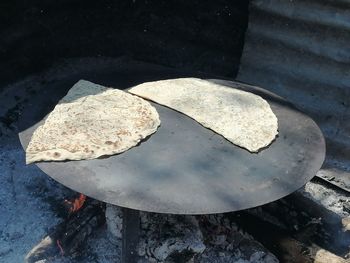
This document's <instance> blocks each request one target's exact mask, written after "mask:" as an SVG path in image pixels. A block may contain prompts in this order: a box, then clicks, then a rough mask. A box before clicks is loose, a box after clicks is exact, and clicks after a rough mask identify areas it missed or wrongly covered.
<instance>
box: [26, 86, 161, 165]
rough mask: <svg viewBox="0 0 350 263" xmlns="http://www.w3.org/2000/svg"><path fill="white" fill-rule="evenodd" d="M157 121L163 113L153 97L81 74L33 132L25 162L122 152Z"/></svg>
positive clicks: (92, 156)
mask: <svg viewBox="0 0 350 263" xmlns="http://www.w3.org/2000/svg"><path fill="white" fill-rule="evenodd" d="M159 125H160V120H159V115H158V113H157V111H156V109H155V108H154V107H153V106H151V104H150V103H149V102H147V101H145V100H143V99H141V98H139V97H137V96H134V95H131V94H129V93H127V92H125V91H121V90H117V89H109V88H106V87H103V86H100V85H97V84H94V83H91V82H88V81H84V80H80V81H79V82H78V83H76V84H75V85H74V86H73V87H72V88H71V89H70V90H69V92H68V94H67V95H66V96H65V97H64V98H63V99H62V100H61V101H60V102H59V104H58V105H56V107H55V109H54V110H53V111H52V112H51V113H50V114H49V115H48V117H47V119H46V120H45V122H44V124H43V125H41V126H39V127H38V128H37V129H36V130H35V132H34V133H33V136H32V138H31V140H30V142H29V145H28V147H27V149H26V163H27V164H28V163H33V162H37V161H61V160H82V159H94V158H97V157H99V156H103V155H112V154H116V153H121V152H124V151H126V150H128V149H130V148H131V147H133V146H135V145H137V144H138V143H139V142H140V141H141V140H142V139H144V138H145V137H146V136H148V135H150V134H152V133H154V132H155V131H156V130H157V127H158V126H159Z"/></svg>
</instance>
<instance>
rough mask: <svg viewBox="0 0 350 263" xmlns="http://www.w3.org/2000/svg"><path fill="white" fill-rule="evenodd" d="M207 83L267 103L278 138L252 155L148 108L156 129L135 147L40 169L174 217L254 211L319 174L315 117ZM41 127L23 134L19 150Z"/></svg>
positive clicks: (185, 120)
mask: <svg viewBox="0 0 350 263" xmlns="http://www.w3.org/2000/svg"><path fill="white" fill-rule="evenodd" d="M211 81H213V82H219V83H221V84H223V85H226V86H231V87H235V88H239V89H242V90H247V91H250V92H253V93H256V94H258V95H260V96H262V97H263V98H264V99H266V100H268V102H269V104H270V105H271V108H272V110H273V112H274V113H275V114H276V116H277V118H278V122H279V135H278V137H277V138H276V140H275V141H274V142H273V143H272V144H271V145H270V146H269V147H267V148H266V149H263V150H262V151H260V152H259V153H257V154H252V153H250V152H248V151H247V150H244V149H242V148H240V147H237V146H235V145H233V144H232V143H230V142H229V141H227V140H226V139H224V138H223V137H222V136H220V135H218V134H216V133H214V132H213V131H211V130H209V129H206V128H204V127H203V126H201V125H200V124H198V123H197V122H196V121H194V120H193V119H191V118H189V117H187V116H185V115H183V114H181V113H179V112H176V111H174V110H171V109H169V108H166V107H163V106H160V105H158V104H155V103H152V105H153V106H155V107H156V109H157V111H158V112H159V115H160V119H161V122H162V123H161V126H160V127H159V129H158V131H157V132H156V133H155V134H153V135H152V136H150V137H149V138H148V139H147V140H146V141H143V142H142V143H141V144H139V145H138V146H137V147H134V148H132V149H130V150H128V151H126V152H124V153H122V154H119V155H114V156H110V157H108V158H104V159H95V160H84V161H68V162H42V163H37V166H38V167H39V168H40V169H41V170H42V171H44V172H45V173H46V174H48V175H49V176H50V177H52V178H53V179H55V180H56V181H58V182H60V183H62V184H63V185H65V186H67V187H69V188H71V189H73V190H75V191H78V192H81V193H83V194H85V195H87V196H90V197H93V198H95V199H98V200H101V201H104V202H107V203H111V204H115V205H118V206H122V207H127V208H131V209H137V210H143V211H150V212H159V213H172V214H209V213H219V212H220V213H222V212H229V211H237V210H241V209H246V208H251V207H255V206H259V205H262V204H265V203H268V202H271V201H274V200H277V199H279V198H282V197H284V196H286V195H288V194H290V193H292V192H294V191H295V190H297V189H299V188H300V187H302V186H303V185H304V184H305V183H306V182H307V181H309V180H310V179H311V178H312V177H313V176H314V175H315V174H316V172H317V171H318V170H319V168H320V167H321V165H322V163H323V160H324V157H325V142H324V138H323V136H322V133H321V131H320V130H319V128H318V126H317V125H316V124H315V123H314V121H313V120H312V119H310V118H309V117H308V116H306V115H305V114H303V113H301V112H300V111H298V110H296V109H295V108H293V107H292V106H291V105H290V104H288V103H287V102H286V101H284V100H283V99H281V98H280V97H278V96H276V95H274V94H272V93H269V92H267V91H265V90H263V89H260V88H257V87H252V86H248V85H243V84H240V83H236V82H231V81H222V80H211ZM62 85H63V84H62ZM129 87H130V86H129ZM68 88H69V87H68ZM33 103H34V102H33ZM38 103H45V101H44V100H42V101H41V102H38ZM53 106H54V105H50V107H53ZM34 110H35V109H34ZM40 124H41V122H39V123H36V125H34V126H31V127H30V128H28V129H26V130H24V131H23V132H21V133H20V140H21V143H22V145H23V147H24V148H26V147H27V145H28V143H29V140H30V138H31V136H32V134H33V132H34V130H35V129H36V127H37V126H38V125H40Z"/></svg>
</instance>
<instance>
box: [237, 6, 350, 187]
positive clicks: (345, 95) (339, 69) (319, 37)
mask: <svg viewBox="0 0 350 263" xmlns="http://www.w3.org/2000/svg"><path fill="white" fill-rule="evenodd" d="M249 12H250V13H249V25H248V30H247V33H246V39H245V46H244V51H243V55H242V59H241V66H240V69H239V73H238V76H237V79H238V80H240V81H243V82H247V83H250V84H254V85H257V86H261V87H263V88H266V89H268V90H271V91H273V92H275V93H277V94H279V95H280V96H283V97H285V98H286V99H288V100H289V101H291V102H292V103H294V105H296V106H297V107H298V108H300V109H301V110H303V111H304V112H306V113H307V114H309V115H310V116H311V117H313V118H314V119H315V121H316V122H317V123H318V125H319V126H320V127H321V129H322V131H323V133H324V135H325V137H326V141H327V158H326V163H325V165H324V168H325V169H324V170H322V171H321V172H320V174H319V175H321V176H322V175H325V176H329V175H331V176H333V175H335V176H336V178H335V181H337V179H338V178H339V179H340V180H341V181H343V182H345V181H346V180H349V182H350V179H349V177H350V173H348V172H350V109H349V105H350V1H347V0H327V1H326V0H324V1H323V0H308V1H306V0H305V1H302V0H288V1H287V0H253V1H251V2H250V7H249ZM349 182H348V184H349V185H348V186H349V187H350V183H349Z"/></svg>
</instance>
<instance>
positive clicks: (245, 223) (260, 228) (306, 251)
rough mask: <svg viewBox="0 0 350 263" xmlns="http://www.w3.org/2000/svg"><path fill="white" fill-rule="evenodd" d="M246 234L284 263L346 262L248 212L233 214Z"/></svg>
mask: <svg viewBox="0 0 350 263" xmlns="http://www.w3.org/2000/svg"><path fill="white" fill-rule="evenodd" d="M231 219H233V220H234V221H235V222H236V223H237V224H238V225H239V226H240V227H242V228H243V229H244V230H245V231H246V232H248V233H250V234H251V235H252V236H253V237H254V238H256V239H257V240H258V241H259V242H261V243H262V244H263V245H264V246H265V247H266V248H267V249H269V250H270V251H271V252H272V253H274V254H275V255H276V256H277V258H278V259H279V260H280V261H281V262H284V263H345V262H346V260H345V259H343V258H342V257H340V256H337V255H335V254H333V253H332V252H330V251H327V250H325V249H322V248H320V247H319V246H317V245H316V244H314V243H310V244H308V243H303V242H300V241H299V240H297V239H295V238H294V237H292V236H291V235H290V233H288V231H286V230H283V229H281V228H280V227H278V226H276V225H274V224H272V223H269V222H267V221H264V220H262V219H261V218H258V217H257V216H254V215H252V214H249V213H247V212H241V213H238V214H232V215H231Z"/></svg>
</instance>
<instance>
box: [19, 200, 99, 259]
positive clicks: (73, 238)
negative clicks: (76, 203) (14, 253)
mask: <svg viewBox="0 0 350 263" xmlns="http://www.w3.org/2000/svg"><path fill="white" fill-rule="evenodd" d="M104 223H105V214H104V205H103V203H102V202H98V201H96V200H92V199H89V200H87V201H86V204H85V205H84V207H83V208H81V209H80V210H78V211H75V213H70V215H69V217H68V218H66V219H65V220H64V221H63V222H61V223H60V224H58V225H57V226H55V227H54V229H53V230H52V231H51V232H50V234H49V235H47V236H46V237H45V238H43V239H42V240H41V242H40V243H39V244H38V245H36V246H35V247H34V248H33V249H32V250H31V251H30V252H29V253H28V254H27V255H26V257H25V261H26V262H27V263H35V262H38V261H40V260H43V259H48V258H54V257H56V256H58V255H64V256H69V257H75V256H77V255H78V254H79V251H80V247H81V246H82V245H84V244H85V241H86V239H87V238H88V236H89V235H91V233H92V232H93V230H94V229H97V228H98V227H99V226H101V225H103V224H104Z"/></svg>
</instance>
